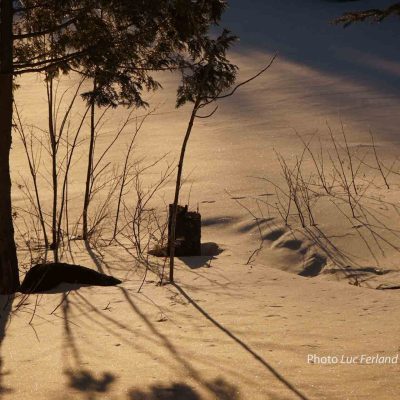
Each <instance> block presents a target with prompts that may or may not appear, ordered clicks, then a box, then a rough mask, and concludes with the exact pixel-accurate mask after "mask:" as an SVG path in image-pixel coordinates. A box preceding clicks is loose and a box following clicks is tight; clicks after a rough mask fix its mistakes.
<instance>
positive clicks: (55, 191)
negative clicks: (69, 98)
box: [47, 76, 59, 262]
mask: <svg viewBox="0 0 400 400" xmlns="http://www.w3.org/2000/svg"><path fill="white" fill-rule="evenodd" d="M47 79H48V82H47V106H48V119H49V136H50V147H51V176H52V185H53V188H52V189H53V207H52V221H51V234H52V243H51V246H50V248H51V249H52V250H53V254H54V262H58V261H59V260H58V247H59V240H58V236H57V208H58V173H57V152H58V143H57V136H56V135H57V134H56V131H55V126H54V115H53V100H54V95H53V78H52V77H51V76H50V77H47Z"/></svg>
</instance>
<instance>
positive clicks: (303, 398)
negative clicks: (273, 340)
mask: <svg viewBox="0 0 400 400" xmlns="http://www.w3.org/2000/svg"><path fill="white" fill-rule="evenodd" d="M173 285H174V287H175V288H176V289H177V290H178V291H179V293H180V294H181V295H182V296H183V297H184V298H185V299H186V300H187V301H188V302H189V303H190V304H191V305H192V306H193V307H194V308H195V309H196V310H197V311H199V312H200V313H201V314H202V315H203V316H204V317H205V318H207V319H208V320H209V321H210V322H211V323H212V324H214V325H215V326H216V327H217V328H218V329H219V330H221V331H222V332H224V333H225V334H226V335H227V336H229V337H230V338H231V339H233V340H234V341H235V342H236V343H237V344H238V345H239V346H240V347H242V348H243V349H244V350H245V351H247V352H248V353H249V354H250V355H252V356H253V357H254V358H255V359H256V360H257V361H258V362H259V363H260V364H261V365H262V366H263V367H264V368H265V369H266V370H267V371H269V372H270V373H271V374H272V375H273V376H274V377H275V378H276V379H277V380H278V381H279V382H280V383H282V384H283V385H284V386H285V387H286V388H287V389H288V390H289V391H290V392H292V393H293V394H294V395H296V396H297V397H298V398H299V399H301V400H308V397H307V396H306V395H304V394H303V393H302V392H300V391H299V390H298V389H297V388H296V387H295V386H293V384H291V383H290V382H289V381H288V380H287V379H286V378H285V377H284V376H283V375H281V374H280V373H279V372H278V371H277V370H276V369H275V368H274V367H272V366H271V365H270V364H269V363H268V362H267V361H266V360H264V358H262V357H261V356H260V355H259V354H257V353H256V352H255V351H254V350H253V349H252V348H251V347H250V346H249V345H247V344H246V343H245V342H243V341H242V340H241V339H239V338H238V337H237V336H235V335H234V334H233V333H232V332H230V331H229V330H228V329H227V328H225V327H224V326H222V325H221V324H220V323H219V322H218V321H216V320H215V319H214V318H213V317H212V316H211V315H209V314H208V313H207V312H206V311H205V310H204V309H203V308H202V307H200V306H199V305H198V304H197V303H196V302H195V301H194V300H193V299H192V298H191V297H190V296H189V295H188V294H187V293H186V292H185V291H184V290H183V289H182V288H181V287H180V286H179V285H178V284H176V283H173Z"/></svg>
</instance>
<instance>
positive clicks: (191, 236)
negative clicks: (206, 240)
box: [168, 204, 201, 257]
mask: <svg viewBox="0 0 400 400" xmlns="http://www.w3.org/2000/svg"><path fill="white" fill-rule="evenodd" d="M172 207H173V206H172V204H170V205H169V220H168V253H169V245H170V238H171V219H172ZM175 255H176V256H177V257H189V256H200V255H201V215H200V213H198V212H194V211H188V206H185V207H183V206H179V205H178V210H177V214H176V228H175Z"/></svg>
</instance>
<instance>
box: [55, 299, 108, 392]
mask: <svg viewBox="0 0 400 400" xmlns="http://www.w3.org/2000/svg"><path fill="white" fill-rule="evenodd" d="M77 293H78V292H77ZM71 304H72V303H71V302H70V300H69V298H68V295H66V296H65V297H64V298H63V302H62V304H61V306H62V313H63V321H64V336H65V347H66V353H67V354H72V358H73V364H74V367H73V368H71V367H70V366H67V367H66V368H65V369H64V375H65V377H66V378H67V385H68V387H69V388H71V389H75V390H77V391H79V392H81V393H82V394H84V395H85V398H87V400H95V399H96V398H97V396H98V395H99V396H101V397H100V398H103V395H104V394H105V393H107V392H109V390H110V386H111V385H112V383H114V382H115V380H116V377H115V375H113V374H111V373H110V372H107V371H105V372H102V373H101V375H100V376H99V377H96V376H95V374H94V372H92V371H90V370H88V369H84V368H82V364H83V357H82V354H81V350H80V349H79V347H78V344H77V341H76V338H75V335H74V333H73V330H72V329H73V324H72V323H71V322H70V317H71V316H70V309H71ZM66 365H68V364H67V363H66Z"/></svg>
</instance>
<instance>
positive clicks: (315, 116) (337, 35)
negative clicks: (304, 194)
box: [0, 0, 400, 400]
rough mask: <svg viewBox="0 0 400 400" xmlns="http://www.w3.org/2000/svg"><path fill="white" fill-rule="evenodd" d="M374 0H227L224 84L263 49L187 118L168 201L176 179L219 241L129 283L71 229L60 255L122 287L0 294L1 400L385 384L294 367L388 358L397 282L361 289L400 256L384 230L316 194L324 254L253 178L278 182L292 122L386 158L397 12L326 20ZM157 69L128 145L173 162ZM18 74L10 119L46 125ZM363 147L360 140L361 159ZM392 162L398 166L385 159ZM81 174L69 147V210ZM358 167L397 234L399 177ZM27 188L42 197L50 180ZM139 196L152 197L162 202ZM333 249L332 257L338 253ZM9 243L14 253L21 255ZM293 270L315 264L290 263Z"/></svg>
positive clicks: (379, 378) (116, 256)
mask: <svg viewBox="0 0 400 400" xmlns="http://www.w3.org/2000/svg"><path fill="white" fill-rule="evenodd" d="M249 3H251V4H249ZM386 3H388V4H389V3H390V1H379V2H378V1H372V0H371V1H359V2H333V1H322V0H320V1H317V0H303V1H301V2H300V1H296V0H287V1H286V0H285V1H283V0H271V1H268V2H266V1H261V0H255V1H252V2H244V1H239V0H233V1H231V2H230V9H229V10H228V12H227V14H226V17H225V19H224V21H223V25H226V26H228V27H230V28H231V29H232V31H234V32H235V33H237V34H238V35H239V36H240V42H239V43H238V45H237V46H236V47H235V48H234V51H233V53H232V59H233V60H234V61H235V62H236V63H237V64H238V65H239V66H240V70H241V72H240V77H239V80H241V79H245V78H246V77H248V76H251V75H252V74H254V73H255V72H257V71H258V70H259V69H260V68H261V67H263V66H264V65H266V64H267V63H268V62H269V60H270V59H271V57H272V56H273V55H274V54H277V55H278V56H277V59H276V60H275V62H274V63H273V65H272V67H271V68H270V69H269V70H268V71H267V72H266V73H265V74H264V75H262V76H261V77H260V78H259V79H258V80H256V81H254V82H252V83H251V84H249V85H247V86H245V87H243V88H241V89H240V90H239V91H238V92H237V94H236V95H235V96H234V97H232V98H229V99H227V100H226V101H225V102H223V103H221V104H220V107H219V110H218V112H217V113H216V115H215V116H214V117H213V118H210V119H205V120H198V121H197V122H196V126H195V128H194V131H193V136H192V138H191V140H190V144H189V147H188V153H187V159H186V161H185V174H186V176H188V179H187V181H186V183H185V185H184V187H183V193H182V201H181V203H185V201H186V199H187V198H188V197H189V192H190V204H191V207H193V208H196V207H197V206H199V209H200V212H201V214H202V218H203V233H202V235H203V242H204V243H205V246H204V249H205V250H207V249H215V248H216V246H217V245H218V246H219V248H220V250H219V251H217V252H211V254H205V255H204V257H200V258H197V259H182V260H178V269H177V272H176V280H177V285H176V286H170V285H168V286H163V287H158V286H155V282H156V280H157V278H156V277H154V276H152V275H151V274H150V275H149V276H148V278H147V281H148V282H147V283H146V284H145V285H144V287H143V289H142V292H141V293H139V294H138V293H136V292H137V289H138V287H139V285H140V282H141V278H142V274H143V271H137V272H134V271H133V270H132V265H133V260H132V258H131V257H130V256H129V255H128V253H126V250H125V249H124V248H122V247H119V246H117V245H112V246H109V247H106V248H105V249H103V252H104V254H103V257H101V258H96V257H95V256H96V252H95V253H92V254H89V253H88V252H87V249H86V248H85V247H84V246H83V245H81V244H80V243H79V242H76V244H75V245H74V247H73V249H74V252H73V256H74V261H75V262H77V263H81V264H83V265H87V266H92V267H93V268H96V267H97V268H98V267H99V266H100V267H101V268H103V269H104V270H105V271H108V272H109V273H112V274H113V275H115V276H117V277H119V278H120V279H122V280H123V281H124V282H123V284H122V285H121V286H120V287H118V288H106V289H103V288H101V289H99V288H95V287H92V288H80V289H79V290H73V291H71V292H70V293H69V294H68V296H67V298H66V299H65V300H64V302H63V303H62V304H61V306H59V307H58V308H57V306H58V305H59V304H60V302H61V301H62V299H63V296H65V291H63V290H61V289H60V290H58V291H56V292H55V293H52V294H46V295H43V296H40V297H38V299H39V301H38V304H36V301H37V298H36V296H30V297H29V298H28V299H27V300H26V301H25V303H24V304H23V305H22V306H21V307H20V309H19V310H18V311H15V307H16V305H17V304H18V303H19V301H20V298H17V299H15V300H14V302H13V306H12V307H13V308H14V311H15V312H13V313H11V314H10V315H11V318H10V319H9V320H8V322H7V315H8V314H9V313H10V312H11V307H10V306H7V305H6V303H5V300H6V299H2V301H3V304H5V306H4V311H3V315H2V318H1V320H0V324H2V326H1V331H0V332H3V334H2V335H1V340H2V343H1V354H0V357H1V375H0V376H1V381H0V397H1V396H2V397H4V398H5V399H19V398H21V399H22V398H38V399H70V398H87V399H103V398H107V399H134V400H142V399H149V400H155V399H157V400H158V399H171V400H172V399H177V400H198V399H227V400H228V399H233V400H240V399H292V398H293V399H296V398H297V399H299V398H300V399H395V398H397V397H398V396H399V395H400V389H399V378H398V373H399V364H398V363H395V364H384V365H382V364H376V363H375V364H371V365H365V364H362V365H361V364H359V363H353V364H335V363H332V364H328V365H321V364H318V362H316V361H318V360H317V359H315V360H314V363H310V362H308V355H316V356H319V357H322V356H329V355H331V356H337V357H339V359H340V358H341V357H342V355H343V356H345V357H347V356H348V357H350V356H361V355H368V356H369V355H371V356H375V355H377V354H379V355H383V356H391V357H395V356H396V355H397V354H398V353H400V347H399V346H400V343H399V339H398V338H399V333H400V332H399V323H398V317H399V315H400V314H399V312H400V306H399V302H398V296H399V293H398V291H396V290H386V291H380V290H373V289H371V288H375V287H377V286H378V285H381V284H391V285H396V284H399V282H400V272H399V271H400V266H399V263H398V259H399V253H398V252H397V250H395V249H394V247H393V246H396V244H398V242H399V241H398V240H397V236H396V231H392V232H388V231H385V230H384V229H382V226H380V229H379V230H378V233H379V234H382V238H379V237H377V236H373V235H372V236H371V235H369V236H368V233H366V232H363V231H361V233H364V234H365V235H366V236H365V237H367V239H368V243H367V244H366V243H365V241H363V239H362V238H361V237H360V235H359V234H357V232H358V228H354V226H352V224H351V223H350V222H349V220H348V219H346V218H345V217H344V216H343V215H342V214H341V213H340V212H338V210H337V209H336V208H334V206H333V205H332V204H331V203H329V202H328V201H326V202H325V201H321V202H320V203H318V205H317V206H316V208H315V218H316V222H317V228H318V229H320V231H321V232H323V234H325V235H326V237H327V238H328V239H329V243H332V245H333V246H334V247H331V248H330V250H331V251H330V252H329V254H326V253H325V252H324V251H323V249H322V248H320V247H318V246H315V244H313V243H312V241H310V236H309V235H307V233H309V232H308V231H307V230H306V231H305V230H304V229H301V227H300V226H298V225H296V226H295V227H294V232H291V231H290V230H289V229H288V228H287V227H285V226H284V224H283V222H282V221H281V219H280V218H279V215H277V213H276V212H274V211H273V210H271V209H270V208H269V207H268V206H267V205H266V204H265V201H267V202H268V203H270V204H272V205H273V204H275V203H276V201H277V200H276V193H275V190H274V187H273V186H272V184H271V183H270V182H267V181H266V180H265V179H258V178H266V179H268V180H269V181H273V182H276V183H278V184H279V185H283V184H284V182H283V181H282V178H281V171H280V165H279V162H278V160H277V157H276V154H275V152H278V153H280V154H282V156H283V157H284V158H285V159H286V160H287V162H288V163H289V164H290V165H293V163H295V162H296V157H297V158H298V157H300V155H301V152H302V145H301V141H300V140H299V138H298V137H297V136H296V133H295V132H297V133H298V134H299V135H300V136H302V137H305V138H310V137H311V135H313V134H315V138H316V139H315V140H314V141H313V146H317V147H316V148H318V146H319V141H318V138H320V140H321V145H322V147H323V149H324V150H325V151H326V152H329V153H330V154H334V148H333V144H332V142H331V140H330V137H329V128H331V129H332V131H333V133H334V135H335V138H337V141H338V143H340V144H341V145H343V135H342V125H343V127H344V131H345V133H346V137H347V140H348V143H349V148H350V149H351V151H356V150H357V151H358V149H364V148H365V149H369V150H370V151H371V136H370V132H372V133H373V135H374V138H375V142H376V149H377V151H378V154H379V157H380V158H381V160H383V162H384V163H385V165H388V166H390V165H392V163H393V161H394V160H395V159H396V157H397V156H398V153H399V149H400V136H399V132H398V130H399V126H400V113H399V109H400V54H399V51H398V43H399V38H400V24H399V23H398V21H396V20H388V21H387V22H384V23H382V24H369V23H365V24H359V25H354V26H351V27H349V28H347V29H343V28H342V27H338V26H334V25H331V24H330V23H329V22H330V21H331V20H332V19H333V18H335V17H336V16H339V15H340V14H341V13H342V12H344V11H347V10H352V9H354V8H357V7H359V8H370V7H376V6H377V5H379V6H380V7H382V6H384V5H385V4H386ZM160 78H161V80H162V82H163V86H164V90H163V91H160V92H158V93H156V94H154V95H153V94H152V95H151V96H149V98H150V100H151V102H152V104H154V105H156V106H157V111H156V114H155V115H153V116H151V117H150V118H149V119H148V120H147V121H146V123H145V125H144V128H143V131H142V132H141V134H140V137H139V139H138V145H137V148H136V149H135V157H138V158H139V157H141V156H143V155H145V156H146V157H147V159H148V160H156V159H157V158H159V157H160V156H162V155H163V154H164V153H166V152H169V155H168V156H167V159H168V160H169V161H172V160H174V159H175V158H176V155H177V154H178V151H179V147H180V143H181V140H182V135H183V133H184V131H185V127H186V123H187V117H188V112H189V109H188V108H185V109H183V110H176V109H175V108H174V95H175V90H176V84H177V79H176V77H175V76H173V75H170V74H164V75H162V76H161V77H160ZM21 83H22V88H21V89H20V90H19V91H18V92H17V94H16V101H17V104H18V105H19V108H20V110H21V113H22V115H23V117H24V120H25V121H26V122H27V123H30V124H35V125H41V126H43V127H45V124H46V111H45V108H44V103H45V91H44V89H43V84H42V83H41V81H40V79H39V78H37V77H25V78H23V80H22V82H21ZM74 83H76V78H74V77H71V78H64V79H63V80H62V83H61V86H62V87H68V86H71V85H72V84H74ZM80 112H81V111H80ZM126 113H127V111H126V110H124V109H118V110H116V111H114V112H113V113H112V114H110V115H111V116H110V118H109V120H108V121H107V122H106V124H105V127H104V130H105V131H107V130H110V132H111V131H112V130H113V129H114V130H115V126H117V125H119V124H120V123H121V121H123V119H124V117H125V116H126ZM139 114H143V111H139ZM76 118H78V112H77V113H76ZM111 135H112V134H111V133H110V134H109V135H104V136H103V137H101V138H100V142H99V148H102V147H103V148H104V147H105V146H107V143H109V140H110V137H111ZM127 140H128V135H126V138H125V137H123V139H122V140H121V141H119V142H118V143H117V144H116V146H115V147H114V148H113V150H112V153H111V155H110V157H111V161H113V162H117V161H119V160H120V159H121V154H122V153H124V152H125V151H126V144H127ZM360 146H361V147H360ZM360 151H362V150H360ZM356 154H363V153H356ZM373 160H374V158H373V154H372V152H371V153H370V155H369V156H368V161H369V162H371V163H372V162H373ZM312 165H313V164H312V162H311V161H310V160H309V159H308V160H307V161H306V162H305V164H304V168H305V172H307V171H308V172H311V171H312ZM394 165H395V166H397V170H398V168H399V164H394ZM164 167H165V164H162V165H160V166H159V168H160V169H161V168H164ZM13 171H14V179H15V181H16V182H17V181H18V182H20V180H21V177H20V176H19V174H22V175H25V176H26V177H27V178H28V172H27V169H26V161H25V158H24V154H23V149H22V148H21V145H20V144H19V142H18V141H17V140H16V139H15V140H14V146H13ZM82 171H85V163H84V158H83V157H81V158H79V157H77V159H76V163H75V164H74V166H73V172H72V174H73V175H72V179H71V182H70V188H69V191H70V196H71V215H72V216H73V215H79V213H80V210H81V207H82V200H81V197H82V185H83V183H84V173H82ZM374 174H375V175H376V177H375V179H374V180H373V184H370V185H368V183H366V182H371V180H372V179H373V178H374V176H375V175H374ZM154 176H157V174H156V173H153V175H151V176H149V179H152V178H154ZM361 178H363V179H365V181H364V186H363V187H364V188H366V187H368V193H369V195H370V196H371V198H370V199H368V201H369V202H368V203H367V206H368V207H372V208H373V209H374V212H378V213H379V214H376V215H379V221H380V222H382V223H384V224H385V226H389V227H393V228H394V229H398V227H399V215H398V214H397V211H396V207H395V206H397V205H398V199H399V197H398V191H399V189H400V186H399V179H398V175H396V174H391V175H390V176H388V180H389V183H390V189H387V188H386V187H385V185H384V183H383V182H382V180H381V177H380V176H379V174H378V173H377V171H372V170H369V171H367V172H365V176H361ZM360 185H361V183H360ZM172 190H173V182H171V183H169V184H168V185H167V186H166V188H165V189H164V191H163V195H164V199H165V201H167V202H168V201H170V200H171V193H172ZM42 195H43V200H44V203H45V204H49V202H50V192H43V193H42ZM14 199H15V205H16V206H23V204H24V202H23V196H22V194H21V192H20V191H19V190H18V189H17V187H16V185H15V187H14ZM389 203H392V204H394V205H395V206H390V205H389ZM257 204H258V205H260V208H259V207H258V206H257ZM156 205H157V206H159V207H162V205H163V198H162V197H160V198H158V204H156ZM246 208H248V209H249V210H250V211H251V213H254V215H256V216H257V217H258V218H260V219H259V220H255V219H254V217H253V216H252V215H251V213H250V212H249V211H247V210H246ZM374 215H375V214H374ZM374 224H378V222H377V221H374ZM353 225H354V224H353ZM311 231H312V232H314V233H315V230H314V228H311ZM393 232H394V233H393ZM260 237H262V239H263V241H262V242H261V241H260ZM388 241H389V242H390V243H391V244H392V245H390V244H388V243H387V242H388ZM260 244H261V245H262V246H261V248H260V250H259V251H258V252H256V253H255V254H253V253H254V251H255V250H256V249H258V248H259V247H260ZM368 247H370V248H371V251H369V250H368ZM380 247H382V248H380ZM334 248H336V249H337V252H335V251H332V249H334ZM221 250H222V252H221ZM343 253H344V254H345V255H346V257H345V258H343V257H338V254H343ZM25 254H26V253H24V252H23V251H22V248H21V259H23V258H24V255H25ZM252 254H253V255H254V256H253V257H251V259H250V261H249V257H250V256H251V255H252ZM346 267H349V268H346ZM310 270H312V271H314V272H315V273H313V274H308V273H306V272H307V271H310ZM343 271H344V272H343ZM299 273H300V274H301V273H303V275H316V276H315V277H305V276H299V275H298V274H299ZM349 276H350V278H349ZM348 283H352V285H349V284H348ZM357 285H361V287H358V286H357ZM67 293H68V292H67ZM35 304H36V305H35ZM35 307H36V314H35V316H34V318H33V320H32V321H31V323H29V321H30V320H31V317H32V310H33V309H35ZM56 308H57V309H56ZM54 309H56V310H55V311H54V312H53V313H52V311H53V310H54Z"/></svg>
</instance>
